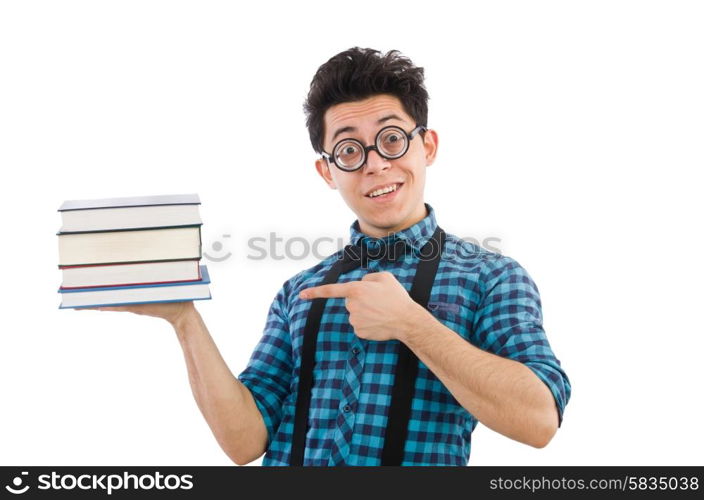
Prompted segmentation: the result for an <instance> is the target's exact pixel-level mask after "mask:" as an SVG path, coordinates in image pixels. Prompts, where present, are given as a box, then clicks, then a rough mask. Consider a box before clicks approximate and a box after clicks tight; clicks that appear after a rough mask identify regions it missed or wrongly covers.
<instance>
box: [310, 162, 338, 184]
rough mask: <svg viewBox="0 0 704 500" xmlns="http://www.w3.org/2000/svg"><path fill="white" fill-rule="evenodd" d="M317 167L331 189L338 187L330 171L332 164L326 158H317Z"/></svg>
mask: <svg viewBox="0 0 704 500" xmlns="http://www.w3.org/2000/svg"><path fill="white" fill-rule="evenodd" d="M315 169H316V170H317V171H318V173H319V174H320V177H322V178H323V180H325V182H326V184H327V185H328V186H330V188H331V189H337V186H336V185H335V179H333V178H332V174H331V173H330V165H329V163H328V161H327V160H326V159H325V158H318V159H317V160H315Z"/></svg>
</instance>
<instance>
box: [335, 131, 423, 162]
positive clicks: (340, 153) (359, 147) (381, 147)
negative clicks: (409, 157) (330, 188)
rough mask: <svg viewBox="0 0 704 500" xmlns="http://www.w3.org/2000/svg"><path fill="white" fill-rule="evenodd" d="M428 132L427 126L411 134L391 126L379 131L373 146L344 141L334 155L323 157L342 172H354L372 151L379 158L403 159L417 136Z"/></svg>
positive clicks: (351, 140) (336, 145) (337, 146)
mask: <svg viewBox="0 0 704 500" xmlns="http://www.w3.org/2000/svg"><path fill="white" fill-rule="evenodd" d="M426 130H428V129H427V128H426V127H425V126H423V125H418V126H417V127H416V128H414V129H413V130H411V131H410V132H406V131H405V130H403V129H402V128H401V127H397V126H395V125H389V126H388V127H384V128H382V129H381V130H379V132H378V133H377V134H376V139H374V144H373V145H371V146H365V145H364V144H362V143H361V142H360V141H358V140H357V139H342V140H341V141H340V142H338V143H337V144H335V147H334V148H333V149H332V154H328V153H326V152H325V151H323V152H322V155H323V156H324V157H325V158H326V159H327V160H328V161H329V162H332V163H334V164H335V166H337V168H339V169H340V170H344V171H345V172H354V171H355V170H358V169H360V168H362V165H364V163H365V162H366V161H367V153H368V152H369V151H371V150H374V151H376V152H377V153H379V156H381V157H382V158H385V159H387V160H396V159H398V158H401V157H402V156H403V155H405V154H406V151H408V147H409V145H410V142H411V141H412V140H413V138H414V137H415V136H416V134H417V133H418V132H421V131H422V132H425V131H426Z"/></svg>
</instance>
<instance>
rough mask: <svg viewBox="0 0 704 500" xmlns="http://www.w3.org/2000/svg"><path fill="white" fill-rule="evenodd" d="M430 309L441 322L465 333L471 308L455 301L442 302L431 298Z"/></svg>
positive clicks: (458, 331)
mask: <svg viewBox="0 0 704 500" xmlns="http://www.w3.org/2000/svg"><path fill="white" fill-rule="evenodd" d="M427 309H428V311H429V312H430V314H432V315H433V316H435V318H436V319H438V320H439V321H440V322H442V323H443V324H444V325H445V326H447V327H448V328H450V329H451V330H453V331H455V332H457V333H460V334H465V333H466V332H465V330H466V328H465V326H464V325H466V324H467V317H468V316H469V309H468V308H467V307H465V306H462V305H461V304H457V303H455V302H441V301H435V300H431V301H429V302H428V307H427Z"/></svg>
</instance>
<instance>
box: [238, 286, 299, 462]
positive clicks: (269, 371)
mask: <svg viewBox="0 0 704 500" xmlns="http://www.w3.org/2000/svg"><path fill="white" fill-rule="evenodd" d="M285 304H286V293H285V285H284V286H283V287H282V288H281V289H280V290H279V291H278V292H277V294H276V297H275V298H274V300H273V302H272V303H271V306H270V308H269V313H268V316H267V320H266V325H265V327H264V332H263V335H262V337H261V339H260V340H259V343H258V344H257V345H256V347H255V348H254V352H253V353H252V355H251V357H250V359H249V362H248V364H247V367H246V368H245V369H244V370H243V371H242V373H240V374H239V376H238V377H237V378H238V379H239V381H240V382H242V384H244V385H245V386H246V387H247V388H248V389H249V391H250V392H251V393H252V396H253V397H254V401H255V402H256V404H257V407H258V408H259V411H260V412H261V414H262V417H263V418H264V423H265V424H266V428H267V444H266V447H267V449H268V448H269V445H270V444H271V441H272V439H273V436H274V434H275V432H276V430H277V428H278V427H279V424H280V423H281V414H282V406H283V402H284V400H285V398H286V396H287V395H288V393H289V389H290V382H291V377H292V372H293V360H292V349H291V337H290V334H289V328H288V327H289V322H288V316H287V314H286V307H285Z"/></svg>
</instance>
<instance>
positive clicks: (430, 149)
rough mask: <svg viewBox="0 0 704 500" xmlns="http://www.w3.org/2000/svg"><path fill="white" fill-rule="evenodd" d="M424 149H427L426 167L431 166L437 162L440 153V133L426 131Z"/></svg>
mask: <svg viewBox="0 0 704 500" xmlns="http://www.w3.org/2000/svg"><path fill="white" fill-rule="evenodd" d="M423 148H424V149H425V166H426V167H427V166H430V165H432V164H433V162H434V161H435V156H436V155H437V152H438V133H437V132H436V131H435V130H433V129H428V130H426V131H425V137H424V138H423Z"/></svg>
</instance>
